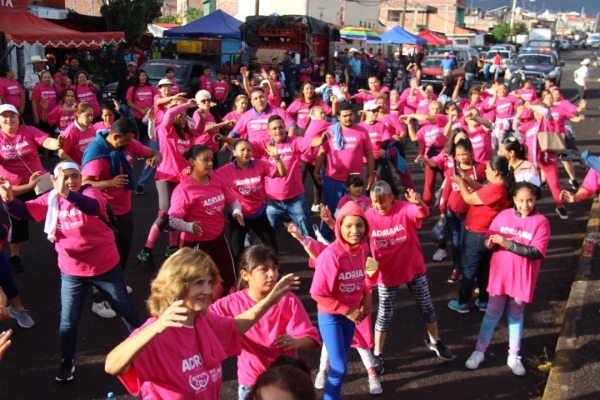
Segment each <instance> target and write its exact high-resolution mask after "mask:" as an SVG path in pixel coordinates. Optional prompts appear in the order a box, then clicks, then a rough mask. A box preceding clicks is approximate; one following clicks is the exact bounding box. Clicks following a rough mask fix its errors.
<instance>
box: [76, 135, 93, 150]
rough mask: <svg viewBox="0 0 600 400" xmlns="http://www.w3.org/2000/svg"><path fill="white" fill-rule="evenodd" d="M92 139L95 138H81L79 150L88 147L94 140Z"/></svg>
mask: <svg viewBox="0 0 600 400" xmlns="http://www.w3.org/2000/svg"><path fill="white" fill-rule="evenodd" d="M94 139H96V138H95V137H91V138H87V139H81V140H80V141H79V150H81V151H85V150H86V149H87V148H88V146H89V145H90V143H91V142H93V141H94Z"/></svg>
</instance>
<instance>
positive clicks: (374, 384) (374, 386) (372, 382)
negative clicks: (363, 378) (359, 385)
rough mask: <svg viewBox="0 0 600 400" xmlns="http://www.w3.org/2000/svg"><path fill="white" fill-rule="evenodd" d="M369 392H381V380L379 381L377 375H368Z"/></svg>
mask: <svg viewBox="0 0 600 400" xmlns="http://www.w3.org/2000/svg"><path fill="white" fill-rule="evenodd" d="M369 392H371V394H381V393H383V388H382V387H381V382H379V376H377V375H369Z"/></svg>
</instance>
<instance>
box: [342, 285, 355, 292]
mask: <svg viewBox="0 0 600 400" xmlns="http://www.w3.org/2000/svg"><path fill="white" fill-rule="evenodd" d="M355 290H356V283H340V292H344V293H352V292H354V291H355Z"/></svg>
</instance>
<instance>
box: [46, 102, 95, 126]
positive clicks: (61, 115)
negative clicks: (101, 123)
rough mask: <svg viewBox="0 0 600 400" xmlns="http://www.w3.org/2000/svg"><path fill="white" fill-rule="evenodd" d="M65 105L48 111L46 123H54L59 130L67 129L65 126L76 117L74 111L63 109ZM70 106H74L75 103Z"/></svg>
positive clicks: (52, 124)
mask: <svg viewBox="0 0 600 400" xmlns="http://www.w3.org/2000/svg"><path fill="white" fill-rule="evenodd" d="M65 107H66V106H65V105H60V106H58V107H55V108H54V110H52V111H50V113H49V114H48V123H49V124H50V125H51V126H54V125H56V126H57V127H58V129H59V130H60V131H61V132H62V131H64V130H65V129H67V127H68V126H69V125H71V124H72V123H73V121H75V119H76V115H75V111H65ZM72 107H73V108H75V105H73V106H72ZM96 125H97V124H96ZM96 125H94V127H96Z"/></svg>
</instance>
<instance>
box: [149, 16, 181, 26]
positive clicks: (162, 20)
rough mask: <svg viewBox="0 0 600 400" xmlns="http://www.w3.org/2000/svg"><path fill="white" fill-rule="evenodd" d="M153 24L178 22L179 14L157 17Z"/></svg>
mask: <svg viewBox="0 0 600 400" xmlns="http://www.w3.org/2000/svg"><path fill="white" fill-rule="evenodd" d="M152 23H153V24H176V23H177V16H175V15H163V16H162V17H160V18H156V19H155V20H154V21H152Z"/></svg>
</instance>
